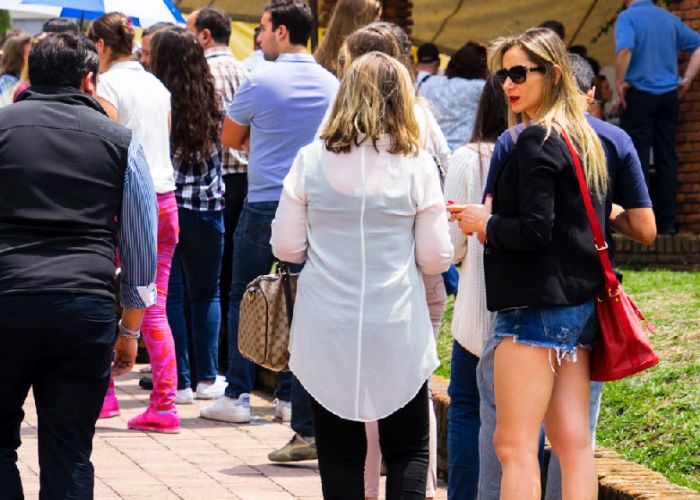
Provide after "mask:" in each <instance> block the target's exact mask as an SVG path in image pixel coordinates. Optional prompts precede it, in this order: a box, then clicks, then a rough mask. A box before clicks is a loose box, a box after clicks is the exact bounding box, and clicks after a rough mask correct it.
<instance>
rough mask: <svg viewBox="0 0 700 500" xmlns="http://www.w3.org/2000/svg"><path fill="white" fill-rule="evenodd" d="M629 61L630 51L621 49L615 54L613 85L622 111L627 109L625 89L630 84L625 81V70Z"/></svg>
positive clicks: (630, 57) (628, 65)
mask: <svg viewBox="0 0 700 500" xmlns="http://www.w3.org/2000/svg"><path fill="white" fill-rule="evenodd" d="M631 60H632V51H631V50H630V49H622V50H621V51H620V52H618V53H617V60H616V63H615V85H616V86H617V93H618V95H619V96H620V106H621V107H622V109H625V108H626V107H627V101H625V94H626V93H627V89H628V88H630V84H629V83H627V82H626V81H625V76H627V70H628V69H629V67H630V61H631Z"/></svg>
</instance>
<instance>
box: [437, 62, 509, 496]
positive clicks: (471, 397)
mask: <svg viewBox="0 0 700 500" xmlns="http://www.w3.org/2000/svg"><path fill="white" fill-rule="evenodd" d="M506 113H507V108H506V98H505V95H504V94H503V88H502V87H501V84H500V82H499V81H498V79H497V78H496V77H495V76H493V75H492V76H490V77H488V79H487V80H486V84H485V85H484V91H483V93H482V94H481V98H480V100H479V105H478V107H477V111H476V116H475V120H474V131H473V133H472V137H471V140H470V142H469V143H468V144H465V145H463V146H462V147H460V148H458V149H457V150H456V151H455V152H454V154H453V155H452V158H451V159H450V170H448V172H447V178H446V179H445V198H446V199H448V200H453V201H455V202H457V203H459V204H462V203H481V202H482V198H483V193H484V187H485V185H486V177H487V175H488V171H489V164H490V160H491V155H492V154H493V149H494V146H495V143H496V139H498V137H499V135H500V134H501V133H502V132H503V131H504V130H505V129H506V128H507V126H508V122H507V114H506ZM450 237H451V239H452V244H453V245H454V248H455V252H454V260H455V262H462V272H461V273H460V278H459V294H458V295H457V298H456V299H455V305H454V316H453V318H452V336H453V337H454V342H453V345H452V361H451V365H450V366H451V371H452V373H451V377H450V386H449V389H448V393H449V395H450V408H449V410H448V416H447V471H448V481H449V485H448V493H449V498H460V499H465V500H466V499H473V498H476V491H477V483H478V479H479V425H480V421H479V404H480V400H479V390H478V388H477V385H476V365H477V363H478V362H479V356H480V355H481V349H482V347H483V345H484V340H485V339H486V338H487V337H488V335H489V330H490V329H491V321H492V319H493V315H494V313H491V312H489V311H488V309H486V290H485V284H484V247H483V246H482V244H481V243H480V242H479V240H478V238H477V236H476V235H470V236H468V235H467V234H465V233H464V232H463V231H462V230H461V229H460V227H459V222H457V221H455V222H453V223H451V224H450Z"/></svg>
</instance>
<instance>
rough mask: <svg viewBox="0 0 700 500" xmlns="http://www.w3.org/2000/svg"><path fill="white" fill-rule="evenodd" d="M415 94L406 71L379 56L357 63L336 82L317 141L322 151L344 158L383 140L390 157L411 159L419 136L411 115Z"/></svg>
mask: <svg viewBox="0 0 700 500" xmlns="http://www.w3.org/2000/svg"><path fill="white" fill-rule="evenodd" d="M414 94H415V91H414V89H413V83H412V81H411V77H410V76H409V74H408V70H407V69H406V68H405V67H404V66H403V65H402V64H401V63H400V62H399V61H397V60H396V59H393V58H392V57H389V56H388V55H386V54H382V53H381V52H370V53H368V54H365V55H364V56H362V57H360V58H358V59H357V60H356V61H355V62H354V63H353V64H352V66H350V68H349V69H348V71H347V73H346V74H345V76H344V77H343V79H342V80H341V82H340V89H339V90H338V95H337V97H336V99H335V103H334V104H333V110H332V111H331V115H330V118H329V119H328V121H327V122H326V125H325V126H324V128H323V130H322V132H321V139H323V140H324V142H325V145H326V149H328V150H329V151H333V152H334V153H347V152H349V151H350V149H351V148H352V147H353V146H359V145H360V144H362V143H363V142H366V141H372V145H373V146H374V148H375V149H376V150H377V151H378V148H377V142H378V141H379V140H380V139H381V138H382V137H383V136H384V135H385V134H387V135H388V136H389V137H390V139H391V145H390V147H389V149H388V151H389V153H391V154H403V155H411V156H415V155H417V154H418V151H419V141H420V130H419V128H418V122H417V121H416V117H415V115H414V105H415V97H414Z"/></svg>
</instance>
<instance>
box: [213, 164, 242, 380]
mask: <svg viewBox="0 0 700 500" xmlns="http://www.w3.org/2000/svg"><path fill="white" fill-rule="evenodd" d="M224 184H225V185H226V194H225V195H224V203H225V205H224V255H223V257H222V260H221V277H220V279H219V283H220V290H221V332H220V334H219V367H220V369H221V370H223V371H226V369H227V367H228V359H229V353H228V333H227V331H228V304H229V292H230V291H231V276H232V272H233V269H232V266H231V263H232V262H233V232H234V231H235V230H236V226H237V225H238V219H239V218H240V217H241V211H242V210H243V202H244V201H245V198H246V196H248V174H246V173H242V174H227V175H224Z"/></svg>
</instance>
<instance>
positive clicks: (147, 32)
mask: <svg viewBox="0 0 700 500" xmlns="http://www.w3.org/2000/svg"><path fill="white" fill-rule="evenodd" d="M174 26H175V24H173V23H169V22H167V21H161V22H159V23H155V24H151V25H150V26H149V27H148V28H144V30H143V32H141V39H143V37H145V36H151V35H152V34H154V33H156V32H157V31H160V30H164V29H168V28H172V27H174Z"/></svg>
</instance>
